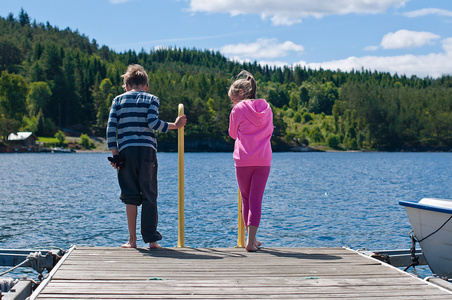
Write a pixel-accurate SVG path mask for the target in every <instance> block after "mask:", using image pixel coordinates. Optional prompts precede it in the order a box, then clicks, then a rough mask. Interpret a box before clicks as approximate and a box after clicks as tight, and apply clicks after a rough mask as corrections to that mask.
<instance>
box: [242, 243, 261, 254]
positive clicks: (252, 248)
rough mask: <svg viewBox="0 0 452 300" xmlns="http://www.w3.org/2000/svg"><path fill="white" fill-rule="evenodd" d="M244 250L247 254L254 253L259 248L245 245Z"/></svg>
mask: <svg viewBox="0 0 452 300" xmlns="http://www.w3.org/2000/svg"><path fill="white" fill-rule="evenodd" d="M245 249H246V251H248V252H256V251H257V250H259V248H257V247H256V246H255V245H254V244H251V245H246V247H245Z"/></svg>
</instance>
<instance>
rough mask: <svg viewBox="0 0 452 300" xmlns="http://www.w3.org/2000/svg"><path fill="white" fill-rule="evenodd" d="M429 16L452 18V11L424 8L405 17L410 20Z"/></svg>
mask: <svg viewBox="0 0 452 300" xmlns="http://www.w3.org/2000/svg"><path fill="white" fill-rule="evenodd" d="M428 15H437V16H445V17H452V11H451V10H445V9H439V8H423V9H418V10H413V11H410V12H406V13H404V16H406V17H409V18H417V17H423V16H428Z"/></svg>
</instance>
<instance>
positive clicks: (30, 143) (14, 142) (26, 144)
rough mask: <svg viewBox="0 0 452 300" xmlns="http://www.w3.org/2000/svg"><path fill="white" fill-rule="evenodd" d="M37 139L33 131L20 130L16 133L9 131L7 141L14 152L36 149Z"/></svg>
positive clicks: (37, 147)
mask: <svg viewBox="0 0 452 300" xmlns="http://www.w3.org/2000/svg"><path fill="white" fill-rule="evenodd" d="M37 140H38V138H37V137H36V136H35V135H34V134H33V132H23V131H21V132H18V133H17V134H16V133H11V134H10V135H9V136H8V143H9V144H10V146H11V147H13V148H14V151H15V152H17V151H19V152H25V151H38V150H39V146H38V145H37V144H36V141H37ZM7 152H9V151H7Z"/></svg>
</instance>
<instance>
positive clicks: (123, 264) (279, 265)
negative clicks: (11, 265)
mask: <svg viewBox="0 0 452 300" xmlns="http://www.w3.org/2000/svg"><path fill="white" fill-rule="evenodd" d="M49 275H50V276H49V279H48V281H47V282H44V283H43V284H41V286H39V288H38V289H37V290H36V291H35V293H34V294H33V295H32V297H31V299H41V300H44V299H49V300H50V299H52V300H55V299H317V300H320V299H452V292H450V291H447V290H445V289H442V288H439V287H437V286H435V285H433V284H431V283H428V282H426V281H424V280H421V279H418V278H415V277H413V276H411V275H409V274H407V273H404V272H402V271H400V270H399V269H396V268H394V267H391V266H388V265H386V264H383V263H380V262H379V261H377V260H374V259H372V258H368V257H365V256H363V255H360V254H358V253H357V252H355V251H352V250H349V249H345V248H262V249H261V250H260V251H259V252H257V253H248V252H246V251H245V250H244V249H243V248H209V249H205V248H163V249H154V250H150V249H146V248H139V249H121V248H99V247H75V248H73V249H71V251H70V253H69V254H68V255H66V256H65V257H64V258H63V259H62V261H61V262H60V263H59V264H58V265H57V266H56V267H55V268H54V270H52V272H51V273H50V274H49Z"/></svg>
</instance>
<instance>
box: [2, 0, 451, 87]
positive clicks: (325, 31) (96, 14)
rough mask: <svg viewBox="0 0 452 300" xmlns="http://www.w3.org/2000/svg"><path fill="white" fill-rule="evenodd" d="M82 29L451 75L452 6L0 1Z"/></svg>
mask: <svg viewBox="0 0 452 300" xmlns="http://www.w3.org/2000/svg"><path fill="white" fill-rule="evenodd" d="M21 8H23V9H24V10H25V11H26V12H27V13H28V15H29V16H30V17H31V19H32V20H34V19H36V21H37V22H38V23H46V22H47V21H49V22H50V24H51V25H53V26H58V27H59V28H60V29H65V28H67V27H69V28H71V29H72V30H76V29H78V31H79V32H80V33H81V34H84V35H85V36H87V37H89V39H90V40H92V39H95V40H96V41H97V43H98V44H99V45H106V46H108V47H109V48H110V49H112V50H115V51H117V52H123V51H127V50H129V49H133V50H136V51H140V50H141V49H144V50H145V51H146V52H149V51H150V50H152V49H154V48H156V47H177V48H189V49H192V48H196V49H199V50H203V49H209V50H215V51H217V50H218V51H220V52H221V53H222V54H223V55H224V56H226V57H228V58H230V59H233V60H236V61H252V62H254V61H257V62H259V63H262V64H268V65H272V66H273V65H276V66H283V65H289V66H294V65H301V66H307V67H310V68H319V67H322V68H324V69H332V70H337V69H341V70H343V71H350V70H352V69H359V70H360V69H361V68H364V69H370V70H378V71H384V72H390V73H392V74H394V73H397V74H399V75H401V74H405V75H407V76H411V75H416V76H418V77H422V78H423V77H426V76H430V77H434V78H436V77H439V76H441V75H444V74H448V75H450V74H452V1H451V0H283V1H274V0H273V1H270V0H247V1H243V0H165V1H155V0H14V1H11V0H0V16H2V17H6V16H7V15H8V14H9V13H13V14H14V16H15V17H17V16H18V14H19V11H20V9H21Z"/></svg>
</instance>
